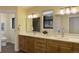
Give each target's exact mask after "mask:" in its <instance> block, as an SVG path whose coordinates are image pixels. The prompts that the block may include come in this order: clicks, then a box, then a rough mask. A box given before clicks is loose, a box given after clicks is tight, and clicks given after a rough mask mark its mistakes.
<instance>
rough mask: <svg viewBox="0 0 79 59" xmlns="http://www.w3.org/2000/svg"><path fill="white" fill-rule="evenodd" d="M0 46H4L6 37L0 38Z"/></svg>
mask: <svg viewBox="0 0 79 59" xmlns="http://www.w3.org/2000/svg"><path fill="white" fill-rule="evenodd" d="M0 39H1V46H6V43H7V38H6V37H1V38H0Z"/></svg>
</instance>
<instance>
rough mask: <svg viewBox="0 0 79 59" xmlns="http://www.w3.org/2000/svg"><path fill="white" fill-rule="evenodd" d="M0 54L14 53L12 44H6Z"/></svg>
mask: <svg viewBox="0 0 79 59" xmlns="http://www.w3.org/2000/svg"><path fill="white" fill-rule="evenodd" d="M1 53H15V51H14V44H12V43H7V45H6V46H3V47H2V52H1Z"/></svg>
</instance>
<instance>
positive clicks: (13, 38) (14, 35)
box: [9, 13, 16, 43]
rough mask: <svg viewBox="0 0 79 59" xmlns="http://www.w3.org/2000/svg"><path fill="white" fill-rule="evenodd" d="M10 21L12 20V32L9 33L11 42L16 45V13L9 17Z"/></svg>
mask: <svg viewBox="0 0 79 59" xmlns="http://www.w3.org/2000/svg"><path fill="white" fill-rule="evenodd" d="M9 17H10V18H9V20H10V23H9V25H10V31H9V33H10V41H11V43H15V39H16V38H15V37H16V30H15V23H16V17H15V13H13V14H10V15H9Z"/></svg>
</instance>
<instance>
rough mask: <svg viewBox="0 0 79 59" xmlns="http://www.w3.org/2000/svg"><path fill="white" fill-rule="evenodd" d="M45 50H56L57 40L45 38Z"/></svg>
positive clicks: (49, 51)
mask: <svg viewBox="0 0 79 59" xmlns="http://www.w3.org/2000/svg"><path fill="white" fill-rule="evenodd" d="M47 52H48V53H56V52H58V41H54V40H47Z"/></svg>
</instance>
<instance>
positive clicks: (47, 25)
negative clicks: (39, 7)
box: [43, 11, 53, 29]
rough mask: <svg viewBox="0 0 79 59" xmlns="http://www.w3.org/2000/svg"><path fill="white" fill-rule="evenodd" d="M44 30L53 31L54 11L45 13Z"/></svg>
mask: <svg viewBox="0 0 79 59" xmlns="http://www.w3.org/2000/svg"><path fill="white" fill-rule="evenodd" d="M43 28H44V29H53V11H45V12H43Z"/></svg>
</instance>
